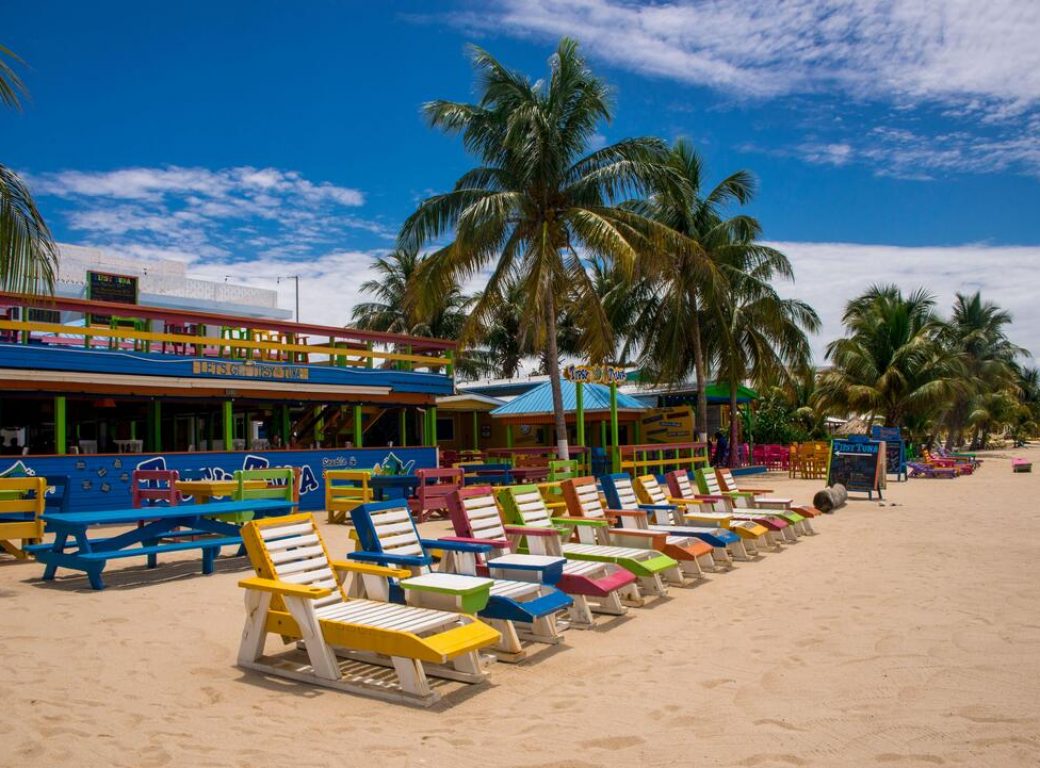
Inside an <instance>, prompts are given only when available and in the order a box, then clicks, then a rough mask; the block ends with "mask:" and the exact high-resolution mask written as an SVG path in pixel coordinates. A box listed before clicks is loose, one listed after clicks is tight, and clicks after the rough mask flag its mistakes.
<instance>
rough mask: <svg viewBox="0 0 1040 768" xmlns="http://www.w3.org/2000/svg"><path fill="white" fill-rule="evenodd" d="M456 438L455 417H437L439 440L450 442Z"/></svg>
mask: <svg viewBox="0 0 1040 768" xmlns="http://www.w3.org/2000/svg"><path fill="white" fill-rule="evenodd" d="M454 440H455V419H453V418H451V417H448V418H445V419H440V418H439V419H437V442H438V443H450V442H453V441H454Z"/></svg>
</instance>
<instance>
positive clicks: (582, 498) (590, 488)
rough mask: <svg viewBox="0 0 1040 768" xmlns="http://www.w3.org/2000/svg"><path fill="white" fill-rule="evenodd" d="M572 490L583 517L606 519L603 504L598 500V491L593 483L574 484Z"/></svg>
mask: <svg viewBox="0 0 1040 768" xmlns="http://www.w3.org/2000/svg"><path fill="white" fill-rule="evenodd" d="M574 490H575V492H576V494H577V496H578V505H579V506H580V507H581V514H582V516H583V517H590V518H594V519H605V518H606V515H605V514H604V510H603V503H602V502H601V501H600V500H599V489H598V488H597V487H596V484H595V483H582V484H580V485H578V484H575V486H574Z"/></svg>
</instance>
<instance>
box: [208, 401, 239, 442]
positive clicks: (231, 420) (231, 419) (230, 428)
mask: <svg viewBox="0 0 1040 768" xmlns="http://www.w3.org/2000/svg"><path fill="white" fill-rule="evenodd" d="M223 408H224V450H225V451H230V450H231V448H232V446H233V445H234V444H235V414H234V413H233V412H232V411H233V409H232V405H231V401H230V400H225V401H224V403H223ZM211 450H212V446H211Z"/></svg>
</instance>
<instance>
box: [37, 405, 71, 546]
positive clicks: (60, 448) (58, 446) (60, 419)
mask: <svg viewBox="0 0 1040 768" xmlns="http://www.w3.org/2000/svg"><path fill="white" fill-rule="evenodd" d="M65 405H66V400H65V395H57V396H56V397H55V398H54V452H55V453H56V454H58V455H59V456H64V455H65V439H66V437H65ZM41 530H42V529H41Z"/></svg>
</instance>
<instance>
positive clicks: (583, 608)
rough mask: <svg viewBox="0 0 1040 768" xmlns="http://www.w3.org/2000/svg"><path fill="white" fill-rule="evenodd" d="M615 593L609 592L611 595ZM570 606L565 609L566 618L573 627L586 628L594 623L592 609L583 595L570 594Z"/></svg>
mask: <svg viewBox="0 0 1040 768" xmlns="http://www.w3.org/2000/svg"><path fill="white" fill-rule="evenodd" d="M614 594H615V593H613V592H611V595H614ZM571 600H572V601H573V602H572V603H571V607H570V608H569V609H568V611H567V619H568V620H569V621H570V623H571V626H572V627H573V628H574V629H588V628H589V627H591V626H593V625H594V624H595V619H593V617H592V609H591V608H589V601H588V599H587V598H586V597H585V595H571Z"/></svg>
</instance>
